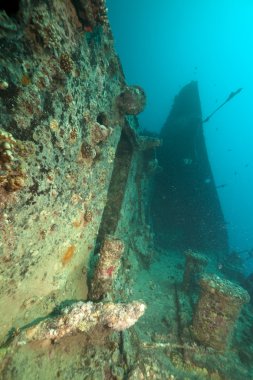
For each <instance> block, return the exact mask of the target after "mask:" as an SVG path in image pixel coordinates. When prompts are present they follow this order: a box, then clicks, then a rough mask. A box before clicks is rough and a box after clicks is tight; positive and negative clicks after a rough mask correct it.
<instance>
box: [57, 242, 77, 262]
mask: <svg viewBox="0 0 253 380" xmlns="http://www.w3.org/2000/svg"><path fill="white" fill-rule="evenodd" d="M75 250H76V247H75V246H74V245H70V246H69V247H68V248H67V250H66V251H65V253H64V256H63V258H62V260H61V261H62V264H63V265H66V264H68V263H69V261H70V260H71V259H72V257H73V255H74V252H75Z"/></svg>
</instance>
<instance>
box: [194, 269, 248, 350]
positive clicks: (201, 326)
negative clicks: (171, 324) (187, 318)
mask: <svg viewBox="0 0 253 380" xmlns="http://www.w3.org/2000/svg"><path fill="white" fill-rule="evenodd" d="M200 286H201V291H202V292H201V296H200V299H199V302H198V305H197V309H196V312H195V315H194V318H193V326H192V332H193V336H194V337H195V339H196V340H197V341H199V342H200V343H202V344H203V345H205V346H209V347H212V348H214V349H216V350H218V351H224V350H225V349H226V348H227V346H228V344H229V338H230V336H231V333H232V331H233V329H234V325H235V322H236V320H237V318H238V316H239V313H240V311H241V308H242V306H243V304H245V303H248V302H249V300H250V297H249V294H248V292H247V291H246V290H245V289H243V288H242V287H240V286H239V285H237V284H235V283H233V282H231V281H228V280H226V279H222V278H220V277H218V276H216V275H205V276H203V277H202V278H201V280H200Z"/></svg>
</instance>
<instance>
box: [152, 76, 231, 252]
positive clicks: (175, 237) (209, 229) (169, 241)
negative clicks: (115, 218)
mask: <svg viewBox="0 0 253 380" xmlns="http://www.w3.org/2000/svg"><path fill="white" fill-rule="evenodd" d="M161 138H162V139H163V145H162V147H161V148H160V149H159V152H158V159H159V163H160V165H161V166H162V169H163V170H162V171H161V172H160V173H159V174H158V175H157V178H156V186H155V196H154V201H153V213H154V221H155V223H154V224H155V228H156V230H157V234H158V236H159V238H158V239H159V240H160V244H162V245H163V246H173V247H179V248H183V249H187V248H192V249H198V250H207V251H210V250H219V251H222V252H224V253H225V252H226V251H227V250H228V239H227V231H226V227H225V222H224V217H223V214H222V210H221V206H220V202H219V199H218V195H217V191H216V188H215V184H214V180H213V175H212V171H211V167H210V164H209V161H208V156H207V151H206V146H205V141H204V136H203V129H202V114H201V105H200V99H199V93H198V86H197V82H191V83H190V84H188V85H186V86H185V87H184V88H183V89H182V90H181V91H180V93H179V95H177V96H176V98H175V100H174V105H173V107H172V110H171V113H170V115H169V117H168V119H167V121H166V123H165V125H164V127H163V129H162V131H161Z"/></svg>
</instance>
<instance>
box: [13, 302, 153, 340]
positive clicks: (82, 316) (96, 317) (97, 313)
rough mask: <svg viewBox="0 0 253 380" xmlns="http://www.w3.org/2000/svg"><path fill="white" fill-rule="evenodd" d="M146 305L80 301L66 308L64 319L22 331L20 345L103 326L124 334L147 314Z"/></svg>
mask: <svg viewBox="0 0 253 380" xmlns="http://www.w3.org/2000/svg"><path fill="white" fill-rule="evenodd" d="M145 309H146V305H145V304H144V303H143V302H140V301H133V302H130V303H127V304H124V303H118V304H114V303H112V302H111V303H102V302H100V303H93V302H81V301H80V302H76V303H74V304H72V305H71V306H68V307H66V308H64V309H63V310H62V312H61V314H60V316H58V317H55V318H47V319H45V320H43V321H41V322H39V323H38V324H36V325H34V326H32V327H29V328H27V329H24V330H21V332H20V334H18V338H17V341H18V344H19V345H22V344H26V343H29V342H32V341H42V340H50V341H51V342H55V341H58V340H59V339H61V338H63V337H65V336H70V335H75V334H77V333H78V332H82V333H87V332H89V331H90V330H91V329H93V328H98V327H103V328H105V329H108V330H109V331H110V330H111V331H123V330H125V329H128V328H129V327H131V326H133V325H134V324H135V323H136V322H137V321H138V319H139V318H140V317H141V316H142V315H143V314H144V312H145Z"/></svg>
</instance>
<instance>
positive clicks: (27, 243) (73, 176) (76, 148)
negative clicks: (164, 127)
mask: <svg viewBox="0 0 253 380" xmlns="http://www.w3.org/2000/svg"><path fill="white" fill-rule="evenodd" d="M0 40H1V41H0V42H1V51H0V115H1V129H0V225H1V234H2V239H1V245H0V262H1V273H0V274H1V277H0V310H1V318H0V330H1V332H0V341H1V344H3V348H2V349H3V351H1V355H2V356H1V357H3V358H4V359H3V360H2V362H1V367H0V371H1V375H2V374H3V375H4V376H7V377H8V376H9V374H10V373H14V372H15V377H16V378H17V379H19V378H22V376H23V374H21V368H23V366H22V365H19V364H18V363H21V362H22V361H23V360H24V361H25V362H29V363H30V364H29V366H26V367H25V369H24V371H25V376H27V377H28V378H29V376H30V377H31V376H32V377H33V378H34V377H36V376H37V375H38V374H39V373H41V372H40V371H43V374H44V375H45V376H46V377H47V378H48V379H50V378H55V377H57V376H60V375H59V374H60V373H65V374H66V373H71V376H72V375H73V373H75V374H76V376H78V375H77V372H78V370H77V367H78V365H81V366H82V368H83V369H84V370H86V371H88V372H89V371H91V373H92V371H94V373H95V374H94V376H95V378H98V377H97V376H98V375H97V373H98V371H99V370H96V369H95V359H92V355H93V353H92V350H93V347H94V345H97V346H96V360H100V362H101V363H108V355H109V356H110V353H111V348H110V347H114V349H115V357H116V359H115V360H116V361H117V362H118V363H120V355H121V353H120V349H119V348H118V339H119V333H118V331H120V327H119V326H122V327H124V326H125V327H127V326H131V325H132V324H133V323H134V320H137V319H138V318H137V315H141V314H142V313H143V312H144V309H145V306H144V303H138V301H135V300H132V299H131V300H130V301H129V293H128V292H127V291H126V293H125V294H124V293H122V290H121V287H124V281H125V280H124V276H121V277H122V278H121V279H120V280H118V279H117V276H116V274H117V273H116V272H117V270H116V266H117V265H118V264H119V271H123V272H124V270H125V264H126V257H121V255H123V256H124V254H123V251H122V253H121V254H120V255H119V258H118V262H117V263H114V264H113V269H112V268H111V267H112V265H110V266H109V267H107V266H106V267H103V266H102V264H101V266H98V269H97V272H96V271H95V270H94V272H93V273H92V275H93V278H94V281H95V280H96V281H97V284H98V287H95V288H96V289H98V288H99V289H100V290H99V291H97V292H95V293H96V294H97V293H99V297H100V295H101V296H104V293H109V291H110V293H111V295H112V297H114V298H118V299H121V300H123V301H125V303H121V305H122V306H117V305H119V304H118V303H110V304H108V303H105V306H104V305H102V304H101V306H100V309H99V306H97V307H98V309H99V312H100V311H101V313H100V315H101V320H103V321H104V319H103V318H104V316H105V315H106V312H107V311H108V313H109V311H110V310H115V313H116V314H117V315H118V322H119V323H118V325H117V326H118V327H117V326H116V324H115V325H113V323H114V322H115V323H116V320H114V314H111V315H112V321H111V322H110V324H111V326H116V327H117V328H116V330H113V329H112V331H116V332H114V335H113V334H112V337H111V334H108V333H107V330H106V328H104V327H102V328H97V329H96V331H93V332H92V337H91V336H90V333H89V334H86V337H85V339H83V338H80V337H79V335H80V334H79V332H80V331H79V332H78V334H70V335H68V334H66V336H65V335H64V337H63V339H60V342H59V345H56V346H57V347H53V346H52V339H51V337H50V336H49V335H45V336H48V337H49V339H48V340H49V345H47V346H44V345H43V344H42V343H41V341H40V339H37V340H36V339H31V340H29V337H30V338H31V334H33V333H34V331H35V330H36V329H38V330H36V331H39V329H40V327H41V331H42V330H43V328H45V334H46V333H49V331H50V326H51V327H52V326H53V325H56V324H57V321H58V319H57V318H58V317H57V315H59V313H61V311H62V310H67V308H70V306H69V305H73V304H75V303H76V304H77V303H78V301H80V300H82V302H83V304H82V305H83V306H82V307H83V308H84V309H85V308H88V307H89V305H92V303H91V302H90V301H87V296H88V283H87V273H88V265H89V261H90V257H91V256H92V252H93V250H94V248H95V245H96V244H98V242H100V245H101V242H102V237H103V239H104V237H106V236H107V235H108V233H109V234H112V235H114V234H116V235H117V234H118V235H119V239H120V241H122V247H123V245H125V244H126V246H127V250H128V249H129V237H127V238H126V236H125V237H124V238H123V237H122V236H123V231H122V230H121V231H119V228H118V224H119V223H120V220H121V219H122V218H123V219H124V216H123V214H122V212H123V210H124V208H125V207H126V204H128V201H127V200H126V189H127V187H128V186H129V179H130V181H132V180H133V182H135V168H136V163H133V156H134V151H137V150H138V149H139V147H137V145H138V144H139V142H138V143H137V140H138V132H137V130H136V126H137V119H136V117H135V116H131V114H133V115H136V114H138V113H139V112H141V110H142V109H143V107H144V105H145V94H144V91H143V90H142V89H141V88H140V87H139V86H129V85H126V83H125V78H124V74H123V72H122V68H121V64H120V62H119V59H118V57H117V55H116V53H115V51H114V46H113V38H112V33H111V30H110V26H109V23H108V18H107V12H106V6H105V3H104V1H102V0H89V1H69V0H63V1H58V0H53V1H52V2H44V1H37V2H36V3H34V2H32V1H29V0H26V1H25V0H21V1H20V2H19V5H18V7H17V9H16V11H15V12H14V13H10V12H9V11H8V10H7V8H6V9H2V10H1V11H0ZM122 100H123V101H124V102H125V105H126V106H125V107H124V104H123V103H124V102H122ZM126 114H127V117H126V116H125V115H126ZM151 145H152V144H151ZM141 155H142V153H141V151H139V152H138V154H135V158H134V159H135V160H136V159H137V157H139V158H140V157H141ZM151 156H152V154H151ZM121 169H122V170H121ZM141 181H142V179H141V180H139V185H138V186H139V189H140V186H141V185H140V183H141ZM119 189H120V191H119V192H118V190H119ZM136 189H137V187H136V185H135V183H134V193H133V194H132V196H133V197H135V191H136ZM116 194H117V196H118V198H117V201H116V202H114V197H115V195H116ZM141 197H142V195H141V194H139V201H138V202H139V206H138V207H139V208H140V202H143V199H142V198H141ZM115 199H116V198H115ZM107 210H109V212H108V211H107ZM135 211H136V203H135V202H133V201H132V203H131V209H130V210H129V213H128V214H127V215H129V218H131V219H133V218H135V216H134V215H135ZM110 218H112V219H110ZM109 219H110V220H111V222H110V223H108V221H109ZM101 221H102V223H101ZM103 221H105V222H103ZM136 221H137V219H136ZM145 223H146V222H145ZM145 223H144V225H145ZM123 224H124V222H123ZM141 228H144V227H143V226H142V227H141ZM129 233H130V231H129ZM148 233H149V235H150V240H152V235H151V232H148ZM139 235H141V231H139ZM113 239H114V237H113ZM130 240H131V239H130ZM125 241H126V242H125ZM109 248H110V247H109ZM104 251H106V249H105V248H104ZM108 252H109V251H108ZM95 253H96V250H95ZM145 254H146V252H145V251H144V255H145ZM116 264H117V265H116ZM121 264H123V265H122V268H121ZM99 268H100V269H101V268H102V269H101V270H99ZM104 269H105V270H106V271H107V272H106V274H107V280H108V279H109V280H110V281H109V282H110V284H109V285H108V283H109V282H108V283H107V284H106V286H105V284H104V283H103V284H102V285H104V286H102V285H101V282H100V283H99V280H101V273H102V274H103V273H104V272H103V270H104ZM114 270H115V271H114ZM96 273H97V274H96ZM111 274H113V276H111ZM114 274H115V278H114ZM121 274H122V273H120V275H121ZM102 277H103V276H102ZM111 280H113V282H111ZM142 305H143V306H142ZM94 308H95V306H94ZM70 309H71V308H70ZM3 310H4V313H3V312H2V311H3ZM85 310H86V309H85ZM94 310H95V309H94ZM105 310H106V312H105ZM128 311H130V313H128V314H126V313H127V312H128ZM132 311H134V313H135V314H134V315H135V316H133V312H132ZM139 311H140V313H139ZM97 313H98V310H95V311H94V314H97ZM124 313H125V314H124ZM131 313H132V314H131ZM138 313H139V314H138ZM92 315H93V314H92ZM122 315H123V316H125V317H124V318H125V325H124V318H123V317H122ZM121 317H122V318H121ZM94 318H95V317H94ZM135 318H137V319H135ZM116 319H117V318H116ZM42 320H44V321H45V323H44V324H43V323H42V322H41V324H40V321H42ZM127 320H128V322H127ZM113 321H114V322H113ZM132 322H133V323H132ZM47 327H48V329H47ZM72 328H73V326H72ZM70 330H71V327H70ZM25 331H26V332H27V334H28V335H29V334H30V335H29V337H28V339H27V344H26V345H24V346H22V344H18V345H17V346H16V347H15V346H14V345H12V344H10V345H9V343H10V342H13V340H14V341H16V340H18V337H19V336H21V335H22V333H21V332H25ZM43 331H44V330H43ZM57 331H58V330H57ZM71 331H72V330H71ZM73 331H75V330H74V328H73ZM20 334H21V335H20ZM42 335H43V334H42ZM42 335H39V337H41V336H42ZM80 339H83V340H82V344H79V342H80ZM35 346H36V348H37V350H38V351H36V353H35V351H34V350H33V348H34V347H35ZM66 347H68V349H67V348H66ZM48 350H50V351H51V350H52V351H51V352H54V353H53V355H55V361H54V365H52V363H51V365H50V366H49V363H48V355H47V351H48ZM65 350H69V352H71V354H69V355H66V356H65V362H64V363H63V362H62V357H63V356H64V355H65V354H64V352H65ZM84 351H86V353H85V355H84ZM84 356H85V357H86V358H87V360H91V364H90V365H86V364H87V363H86V364H85V363H82V364H80V363H81V361H82V360H83V359H82V357H84ZM39 357H40V358H41V360H40V359H39ZM10 358H11V359H10ZM88 358H90V359H88ZM38 360H40V370H39V369H38V368H39V367H38V365H37V363H38ZM93 364H94V366H93ZM104 365H105V367H106V364H104ZM92 366H93V367H94V368H93V369H91V368H90V367H92ZM49 367H50V368H51V369H50V371H49V372H47V370H48V368H49ZM115 370H116V372H117V371H119V372H120V371H121V369H120V366H119V365H117V364H115ZM38 371H39V372H38ZM71 371H72V372H71ZM101 371H102V372H103V373H104V371H105V372H106V371H111V370H110V369H107V368H105V369H103V370H101ZM52 376H53V377H52ZM99 376H100V375H99Z"/></svg>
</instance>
